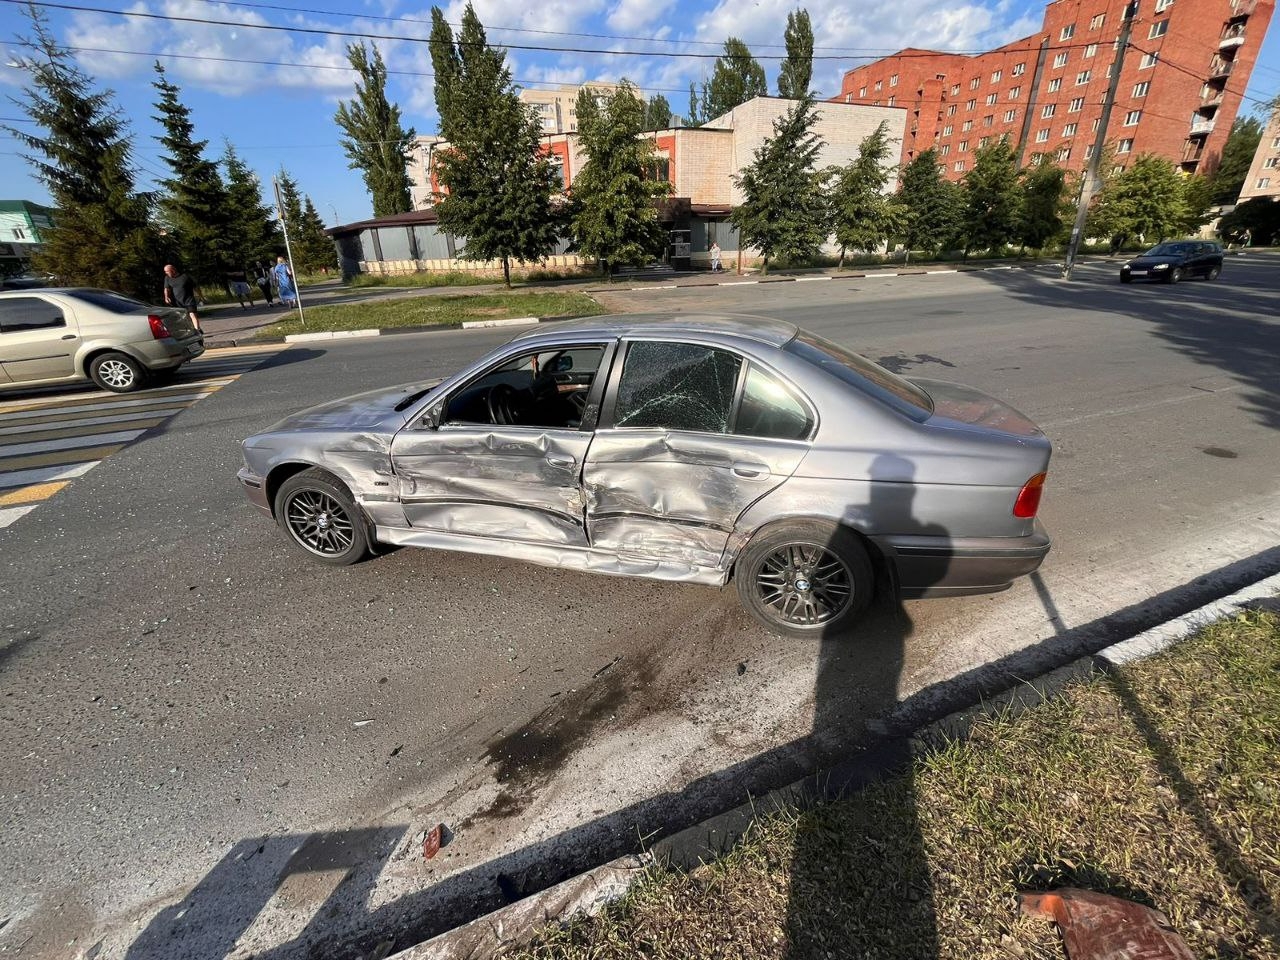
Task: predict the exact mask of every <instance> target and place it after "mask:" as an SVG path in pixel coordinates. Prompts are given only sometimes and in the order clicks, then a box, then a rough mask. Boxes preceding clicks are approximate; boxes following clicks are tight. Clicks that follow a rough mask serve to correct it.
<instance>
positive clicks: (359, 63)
mask: <svg viewBox="0 0 1280 960" xmlns="http://www.w3.org/2000/svg"><path fill="white" fill-rule="evenodd" d="M347 59H348V60H349V61H350V62H351V67H352V69H354V70H355V71H356V78H357V79H356V92H355V96H354V97H352V98H351V99H350V100H345V101H343V102H341V103H339V104H338V112H337V113H335V114H334V116H333V119H334V122H335V123H337V125H338V126H339V127H340V128H341V129H342V132H343V134H345V135H344V136H343V137H342V139H341V140H339V141H338V142H339V143H341V144H342V149H343V150H344V151H345V152H346V154H347V158H348V159H349V160H350V161H351V162H350V164H349V165H348V166H349V167H350V168H351V169H352V170H359V171H360V174H361V176H362V177H363V178H364V185H365V186H366V187H367V188H368V189H369V193H370V194H371V195H372V197H373V215H374V216H375V217H389V216H391V215H392V214H396V213H405V212H406V211H408V210H411V209H413V207H412V203H411V200H410V195H409V186H410V184H409V166H408V165H409V160H410V157H411V155H412V153H413V137H414V131H413V127H409V128H407V129H406V128H405V126H404V125H403V124H402V123H401V122H400V108H399V107H398V106H397V105H396V104H394V103H392V102H391V101H390V100H388V99H387V67H386V64H384V63H383V62H382V53H381V51H379V50H378V47H377V45H376V44H375V45H374V47H373V56H372V58H370V56H369V50H368V48H367V47H365V45H364V44H363V43H358V44H355V43H353V44H351V45H349V46H348V47H347Z"/></svg>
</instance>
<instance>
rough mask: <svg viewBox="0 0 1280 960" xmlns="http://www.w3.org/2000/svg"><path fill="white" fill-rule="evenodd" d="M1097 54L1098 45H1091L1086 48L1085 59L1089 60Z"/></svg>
mask: <svg viewBox="0 0 1280 960" xmlns="http://www.w3.org/2000/svg"><path fill="white" fill-rule="evenodd" d="M1097 52H1098V45H1097V44H1096V43H1091V44H1089V45H1088V46H1087V47H1085V48H1084V57H1085V59H1086V60H1087V59H1088V58H1089V57H1092V56H1093V55H1094V54H1096V53H1097Z"/></svg>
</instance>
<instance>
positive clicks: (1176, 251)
mask: <svg viewBox="0 0 1280 960" xmlns="http://www.w3.org/2000/svg"><path fill="white" fill-rule="evenodd" d="M1194 247H1195V244H1193V243H1161V244H1159V245H1157V246H1154V247H1152V248H1151V249H1150V250H1148V251H1147V252H1146V253H1144V254H1143V256H1144V257H1184V256H1186V255H1187V254H1188V253H1191V252H1192V250H1193V249H1194Z"/></svg>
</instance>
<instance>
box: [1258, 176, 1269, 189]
mask: <svg viewBox="0 0 1280 960" xmlns="http://www.w3.org/2000/svg"><path fill="white" fill-rule="evenodd" d="M1269 186H1271V178H1270V177H1259V178H1258V189H1259V190H1265V189H1267V187H1269Z"/></svg>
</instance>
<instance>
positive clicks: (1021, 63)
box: [833, 0, 1275, 180]
mask: <svg viewBox="0 0 1280 960" xmlns="http://www.w3.org/2000/svg"><path fill="white" fill-rule="evenodd" d="M1127 6H1128V0H1054V2H1052V3H1050V4H1049V5H1048V6H1047V7H1045V12H1044V22H1043V26H1042V28H1041V30H1040V32H1039V33H1036V34H1033V35H1032V36H1029V37H1024V38H1022V39H1020V40H1015V41H1013V42H1012V43H1008V44H1006V45H1004V46H1003V47H1000V48H999V49H996V50H991V51H989V52H986V53H980V54H976V55H964V54H954V53H941V52H937V51H932V50H921V49H916V48H908V49H906V50H901V51H899V52H898V53H895V54H893V55H892V56H889V57H885V58H883V59H880V60H877V61H875V62H873V63H868V64H865V65H863V66H860V67H857V68H855V69H853V70H850V71H849V72H847V73H846V74H845V75H844V79H843V81H842V83H841V89H840V94H839V96H838V97H835V98H833V99H836V100H843V101H844V102H846V103H850V104H853V103H864V104H883V105H886V106H898V107H906V108H907V110H908V111H909V116H908V120H907V127H906V135H905V136H904V137H903V143H902V162H903V163H906V162H908V161H910V160H911V159H912V158H913V157H915V156H916V155H917V154H918V153H919V152H921V151H923V150H926V149H928V148H929V147H931V146H932V147H936V148H937V149H938V152H939V153H940V154H941V160H942V162H943V165H944V168H945V171H946V174H947V176H948V177H949V178H950V179H952V180H958V179H959V178H961V177H962V176H964V173H965V171H966V170H968V169H970V168H971V167H972V166H973V154H974V151H975V150H977V149H978V148H979V147H981V146H984V145H985V144H987V143H991V142H995V140H996V139H997V138H1000V137H1002V136H1003V137H1008V139H1009V141H1010V143H1012V144H1014V145H1015V146H1016V149H1017V151H1018V153H1019V156H1020V159H1021V161H1022V162H1023V163H1027V162H1029V161H1030V159H1031V158H1032V157H1034V156H1035V155H1037V154H1043V155H1047V156H1049V157H1051V158H1054V159H1056V160H1057V162H1058V163H1060V164H1061V165H1062V166H1064V167H1066V168H1067V169H1070V170H1082V169H1083V168H1084V166H1085V163H1086V162H1087V161H1088V159H1089V156H1090V154H1091V152H1092V150H1093V143H1094V139H1095V137H1096V135H1097V128H1098V124H1099V123H1100V120H1101V114H1102V101H1103V100H1104V99H1105V95H1106V91H1107V85H1108V81H1109V78H1110V73H1111V70H1112V66H1113V61H1114V59H1115V56H1116V43H1117V38H1118V36H1119V33H1120V27H1121V21H1122V20H1123V18H1124V14H1125V9H1126V7H1127ZM1274 9H1275V0H1138V2H1137V3H1136V13H1135V15H1134V20H1133V27H1132V32H1131V35H1130V38H1129V43H1130V46H1129V49H1128V51H1127V52H1126V53H1125V59H1124V65H1123V67H1122V69H1121V75H1120V83H1119V86H1118V87H1117V90H1116V101H1115V106H1114V108H1113V110H1112V112H1111V121H1110V123H1109V124H1108V128H1107V135H1106V143H1107V144H1108V145H1109V146H1110V147H1112V148H1113V149H1114V150H1115V152H1116V160H1115V165H1116V166H1124V165H1125V163H1126V161H1127V159H1128V158H1129V157H1131V156H1134V155H1136V154H1139V153H1155V154H1159V155H1160V156H1163V157H1167V158H1168V159H1170V160H1172V161H1174V162H1175V163H1177V164H1179V165H1180V167H1181V169H1182V170H1183V171H1184V172H1186V173H1195V172H1201V173H1211V172H1212V171H1213V170H1214V169H1215V168H1216V167H1217V164H1218V160H1219V158H1220V157H1221V155H1222V147H1223V145H1224V144H1225V143H1226V139H1227V135H1228V133H1229V132H1230V130H1231V124H1232V122H1233V121H1234V120H1235V117H1236V111H1237V110H1238V109H1239V106H1240V99H1241V94H1242V93H1243V92H1244V89H1245V87H1246V85H1247V84H1248V82H1249V74H1250V72H1251V71H1252V70H1253V65H1254V61H1255V59H1256V58H1257V54H1258V49H1259V48H1260V47H1261V45H1262V39H1263V36H1264V35H1265V33H1266V30H1267V25H1268V23H1269V22H1270V20H1271V15H1272V13H1273V12H1274Z"/></svg>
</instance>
